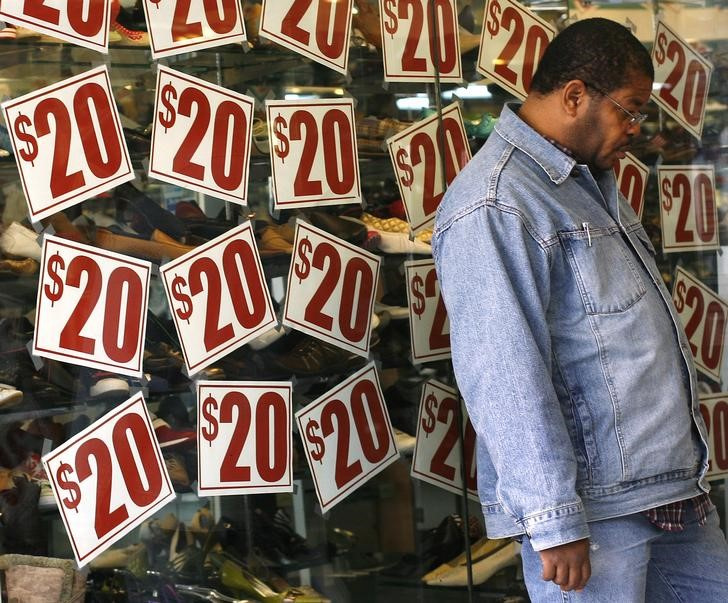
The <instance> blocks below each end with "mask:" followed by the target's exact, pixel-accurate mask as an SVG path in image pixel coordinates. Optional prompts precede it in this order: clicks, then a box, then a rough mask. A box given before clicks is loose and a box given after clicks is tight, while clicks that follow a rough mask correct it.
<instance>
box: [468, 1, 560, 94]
mask: <svg viewBox="0 0 728 603" xmlns="http://www.w3.org/2000/svg"><path fill="white" fill-rule="evenodd" d="M555 35H556V29H554V27H553V26H552V25H551V24H550V23H548V22H547V21H544V20H543V19H541V18H540V17H537V16H536V14H535V13H533V12H531V11H530V10H529V9H527V8H526V7H524V6H523V5H522V4H519V3H518V2H515V1H514V0H487V2H486V3H485V24H484V26H483V31H482V32H481V34H480V52H479V54H478V63H477V65H476V69H477V70H478V71H479V72H480V73H481V74H483V75H484V76H486V77H491V78H493V79H494V80H495V81H496V82H497V83H498V84H500V85H501V86H503V87H504V88H505V89H506V90H508V91H509V92H510V93H511V94H513V95H514V96H516V97H518V98H520V99H521V100H524V99H525V98H526V96H527V95H528V91H529V90H530V89H531V80H532V79H533V74H534V73H536V67H537V66H538V62H539V61H540V60H541V57H542V56H543V53H544V50H546V46H548V45H549V42H551V40H553V39H554V36H555Z"/></svg>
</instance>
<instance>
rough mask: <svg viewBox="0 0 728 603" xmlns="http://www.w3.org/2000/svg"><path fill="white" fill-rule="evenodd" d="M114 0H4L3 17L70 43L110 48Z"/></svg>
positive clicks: (86, 46)
mask: <svg viewBox="0 0 728 603" xmlns="http://www.w3.org/2000/svg"><path fill="white" fill-rule="evenodd" d="M110 6H111V0H92V1H91V2H78V0H75V1H74V0H3V1H2V6H0V18H2V19H4V20H7V21H9V22H10V23H12V24H13V25H18V26H22V27H27V28H29V29H32V30H33V31H37V32H40V33H43V34H47V35H49V36H53V37H55V38H58V39H59V40H65V41H66V42H70V43H71V44H76V45H78V46H83V47H84V48H90V49H91V50H98V51H100V52H104V53H107V52H108V51H109V25H110V15H111V13H110Z"/></svg>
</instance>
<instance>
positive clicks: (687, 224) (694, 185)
mask: <svg viewBox="0 0 728 603" xmlns="http://www.w3.org/2000/svg"><path fill="white" fill-rule="evenodd" d="M657 181H658V182H659V185H660V217H661V222H662V250H663V251H664V252H665V253H671V252H680V251H698V250H700V251H709V250H711V249H718V248H719V247H720V244H719V242H718V209H717V205H716V202H715V198H716V197H715V173H714V171H713V166H711V165H670V166H660V167H658V168H657Z"/></svg>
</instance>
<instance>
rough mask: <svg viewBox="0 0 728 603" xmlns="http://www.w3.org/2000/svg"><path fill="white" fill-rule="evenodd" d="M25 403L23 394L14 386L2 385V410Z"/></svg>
mask: <svg viewBox="0 0 728 603" xmlns="http://www.w3.org/2000/svg"><path fill="white" fill-rule="evenodd" d="M22 401H23V392H22V391H20V390H19V389H16V388H15V387H13V386H12V385H6V384H5V383H0V408H10V407H11V406H17V405H18V404H20V403H21V402H22Z"/></svg>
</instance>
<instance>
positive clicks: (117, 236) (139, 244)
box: [96, 228, 195, 262]
mask: <svg viewBox="0 0 728 603" xmlns="http://www.w3.org/2000/svg"><path fill="white" fill-rule="evenodd" d="M96 245H97V246H98V247H101V248H102V249H106V250H107V251H115V252H116V253H123V254H128V255H133V256H134V257H139V258H143V259H149V260H152V261H156V262H161V261H164V260H167V259H170V260H173V259H176V258H178V257H180V256H182V255H184V254H185V253H187V252H189V251H192V250H193V249H195V247H193V246H189V245H183V244H182V243H179V242H177V241H175V240H174V239H172V238H170V237H169V236H167V235H165V234H164V233H163V232H161V231H159V230H155V231H154V232H153V233H152V237H151V240H148V239H145V238H143V237H135V236H131V235H129V234H121V233H115V232H112V231H111V230H109V229H106V228H98V229H97V230H96Z"/></svg>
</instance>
